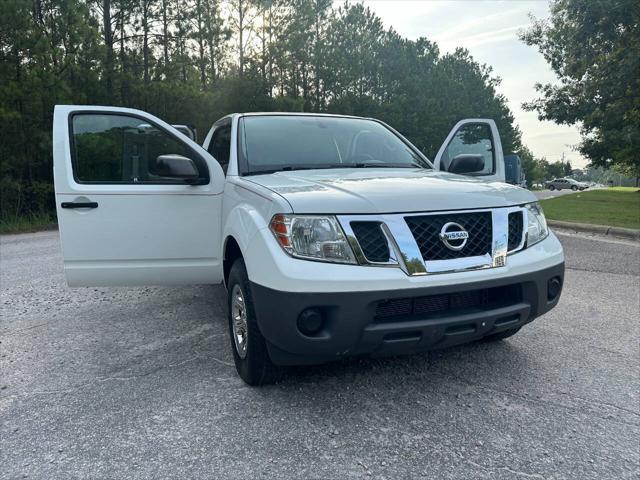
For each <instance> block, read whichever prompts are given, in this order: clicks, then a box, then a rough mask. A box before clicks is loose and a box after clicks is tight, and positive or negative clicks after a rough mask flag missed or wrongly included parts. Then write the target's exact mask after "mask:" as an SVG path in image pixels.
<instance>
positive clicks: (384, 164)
mask: <svg viewBox="0 0 640 480" xmlns="http://www.w3.org/2000/svg"><path fill="white" fill-rule="evenodd" d="M341 167H342V168H416V167H417V168H425V167H424V166H422V165H420V164H418V163H390V162H381V163H370V162H356V163H343V164H341Z"/></svg>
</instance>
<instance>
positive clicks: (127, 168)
mask: <svg viewBox="0 0 640 480" xmlns="http://www.w3.org/2000/svg"><path fill="white" fill-rule="evenodd" d="M168 154H175V155H181V156H184V157H187V158H190V159H191V160H192V161H193V162H194V163H195V164H196V166H197V168H198V170H199V172H200V176H201V177H208V169H207V167H206V163H205V161H204V160H203V159H202V158H201V157H200V155H198V154H197V153H196V152H194V151H193V150H192V149H191V147H189V146H188V145H187V144H186V143H184V142H182V141H180V140H179V139H177V138H175V137H174V136H173V135H171V134H170V133H169V132H166V131H164V130H162V129H161V128H160V127H158V126H156V125H152V124H150V123H149V122H148V121H146V120H142V119H140V118H137V117H135V116H129V115H123V114H108V113H77V114H74V115H73V116H72V119H71V158H72V164H73V174H74V177H75V179H76V181H77V182H79V183H121V184H132V183H134V184H137V183H150V184H167V183H168V184H172V183H173V184H183V183H184V182H183V181H182V180H180V179H175V178H168V177H163V176H161V175H160V168H159V165H158V162H157V158H158V156H160V155H168Z"/></svg>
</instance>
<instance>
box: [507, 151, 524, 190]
mask: <svg viewBox="0 0 640 480" xmlns="http://www.w3.org/2000/svg"><path fill="white" fill-rule="evenodd" d="M504 181H505V182H507V183H510V184H512V185H520V184H521V183H522V161H521V160H520V157H519V156H518V155H516V154H514V153H510V154H508V155H505V156H504Z"/></svg>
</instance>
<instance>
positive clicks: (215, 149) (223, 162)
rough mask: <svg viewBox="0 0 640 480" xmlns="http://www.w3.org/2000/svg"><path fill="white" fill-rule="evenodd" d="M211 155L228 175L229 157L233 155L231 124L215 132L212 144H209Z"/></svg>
mask: <svg viewBox="0 0 640 480" xmlns="http://www.w3.org/2000/svg"><path fill="white" fill-rule="evenodd" d="M209 153H210V154H211V155H212V156H213V158H215V159H216V160H217V161H218V163H220V166H221V167H222V170H223V171H224V173H225V174H226V173H227V167H228V166H229V156H230V155H231V123H230V122H229V123H228V124H226V125H222V126H221V127H218V128H217V129H216V130H215V131H214V132H213V137H212V138H211V143H210V144H209Z"/></svg>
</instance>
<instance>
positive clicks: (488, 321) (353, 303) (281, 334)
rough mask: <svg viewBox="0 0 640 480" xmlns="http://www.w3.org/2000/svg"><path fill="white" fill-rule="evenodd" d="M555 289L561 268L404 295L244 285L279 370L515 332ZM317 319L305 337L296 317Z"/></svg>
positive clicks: (547, 303) (544, 308)
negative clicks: (313, 312) (311, 312)
mask: <svg viewBox="0 0 640 480" xmlns="http://www.w3.org/2000/svg"><path fill="white" fill-rule="evenodd" d="M551 279H557V280H559V282H560V286H562V284H563V281H564V263H560V264H558V265H555V266H553V267H551V268H547V269H544V270H540V271H537V272H533V273H529V274H526V275H520V276H515V277H508V278H500V279H495V280H488V281H483V282H478V283H471V284H463V285H447V286H438V287H424V288H417V289H416V288H412V289H406V290H389V291H384V290H380V291H366V292H342V293H298V292H282V291H278V290H272V289H269V288H267V287H263V286H261V285H258V284H255V283H252V284H251V293H252V296H253V301H254V306H255V310H256V315H257V319H258V325H259V327H260V331H261V332H262V334H263V335H264V337H265V338H266V339H267V345H268V348H269V354H270V356H271V359H272V360H273V362H274V363H276V364H280V365H303V364H315V363H324V362H328V361H332V360H337V359H340V358H342V357H344V356H350V355H361V354H370V355H398V354H407V353H416V352H422V351H426V350H431V349H435V348H444V347H450V346H452V345H458V344H462V343H467V342H471V341H474V340H479V339H481V338H482V337H485V336H487V335H491V334H494V333H498V332H501V331H504V330H508V329H512V328H516V327H520V326H522V325H524V324H526V323H528V322H531V321H532V320H533V319H535V318H536V317H538V316H540V315H542V314H544V313H546V312H548V311H549V310H551V309H552V308H553V307H554V306H555V305H556V304H557V303H558V300H559V298H560V292H558V294H557V296H555V298H552V299H549V298H548V282H549V281H550V280H551ZM309 308H314V309H317V310H318V311H320V312H321V314H322V317H323V319H324V323H323V326H322V328H321V329H320V330H319V331H318V332H317V333H315V334H313V335H305V334H303V333H302V332H301V331H300V329H299V327H298V318H299V316H300V314H301V313H302V312H303V311H304V310H306V309H309Z"/></svg>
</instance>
